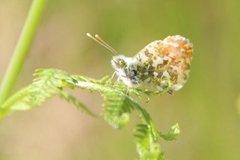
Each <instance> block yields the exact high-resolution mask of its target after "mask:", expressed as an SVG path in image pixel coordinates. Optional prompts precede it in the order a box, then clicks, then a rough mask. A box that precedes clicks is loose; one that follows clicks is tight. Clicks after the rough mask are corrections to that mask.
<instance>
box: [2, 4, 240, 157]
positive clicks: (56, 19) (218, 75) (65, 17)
mask: <svg viewBox="0 0 240 160" xmlns="http://www.w3.org/2000/svg"><path fill="white" fill-rule="evenodd" d="M30 4H31V1H30V0H1V1H0V77H1V78H0V79H2V77H3V75H4V73H5V70H6V68H7V65H8V62H9V60H10V57H11V54H12V52H13V50H14V46H15V44H16V42H17V39H18V36H19V34H20V31H21V28H22V26H23V23H24V20H25V18H26V15H27V12H28V9H29V6H30ZM86 32H90V33H98V34H100V35H101V36H102V37H103V38H104V39H105V40H106V41H107V42H109V44H110V45H111V46H113V47H114V48H115V49H116V50H117V51H119V53H124V54H125V55H128V56H133V55H135V54H136V53H137V52H138V51H139V50H140V49H141V48H143V47H144V46H145V45H146V44H147V43H149V42H151V41H153V40H155V39H163V38H165V37H166V36H168V35H176V34H180V35H183V36H185V37H187V38H189V39H190V40H191V41H192V42H193V44H194V59H193V63H192V68H191V75H190V79H189V81H188V83H187V84H186V85H185V87H184V88H183V89H182V90H181V91H179V92H177V93H175V94H174V95H173V96H172V95H163V96H156V97H152V98H151V100H150V102H149V103H147V104H146V103H143V105H144V106H146V107H147V110H148V111H149V112H150V113H151V114H152V116H153V119H154V121H155V122H156V124H157V127H158V128H159V129H160V130H163V131H166V130H167V129H168V128H169V127H170V126H172V125H173V124H175V123H179V125H180V127H181V135H180V136H179V137H178V140H177V141H174V142H165V141H161V145H162V149H163V150H164V152H165V154H166V157H167V158H168V159H171V160H226V159H227V160H239V159H240V85H239V83H240V54H239V53H240V1H238V0H222V1H219V0H201V1H200V0H199V1H197V0H195V1H192V0H181V1H178V0H167V1H166V0H165V1H164V0H147V1H146V0H102V1H97V0H95V1H94V0H81V1H77V0H49V2H48V6H47V8H46V10H45V13H44V16H43V19H42V23H41V26H40V28H39V30H38V33H37V35H36V37H35V40H34V43H33V45H32V48H31V51H30V53H29V56H28V58H27V59H26V63H25V65H24V68H23V70H22V72H21V76H20V77H19V81H18V83H17V86H16V88H15V90H17V89H20V88H21V87H23V86H25V85H27V84H29V83H30V82H31V80H32V73H33V71H34V70H35V69H36V68H40V67H41V68H42V67H46V68H49V67H51V68H59V69H62V70H65V71H68V72H70V73H73V74H81V75H85V76H90V77H93V78H97V79H100V78H101V77H103V76H104V75H111V74H112V73H113V69H112V68H111V64H110V60H111V57H112V55H111V54H109V52H108V51H107V50H106V49H104V48H103V47H101V46H99V45H98V44H97V43H95V42H94V41H92V40H90V39H89V38H87V37H86V36H85V33H86ZM74 93H75V95H77V96H78V97H79V98H80V99H81V100H82V101H83V102H84V103H85V104H87V105H88V106H90V107H91V108H92V109H93V110H94V111H96V112H100V111H101V103H102V99H101V97H100V96H99V95H98V94H92V93H89V92H86V91H81V90H78V91H74ZM137 122H138V119H137V118H136V117H134V118H133V119H132V121H131V122H130V124H129V125H128V126H127V127H126V128H124V129H122V130H114V129H112V128H111V127H110V126H108V125H107V124H106V123H105V122H104V121H103V120H102V118H101V117H99V118H92V117H90V116H88V115H85V114H84V113H82V112H80V111H79V110H77V109H76V108H75V107H74V106H72V105H70V104H67V103H66V102H64V101H62V100H60V99H58V98H53V99H51V100H49V101H48V102H46V103H44V105H42V106H41V107H39V108H36V109H33V110H31V111H26V112H18V113H14V114H12V115H10V116H9V117H7V118H6V119H4V120H3V121H1V122H0V160H33V159H34V160H42V159H44V160H73V159H82V160H96V159H97V160H133V159H136V151H135V146H134V140H133V136H132V128H133V126H134V125H135V124H136V123H137Z"/></svg>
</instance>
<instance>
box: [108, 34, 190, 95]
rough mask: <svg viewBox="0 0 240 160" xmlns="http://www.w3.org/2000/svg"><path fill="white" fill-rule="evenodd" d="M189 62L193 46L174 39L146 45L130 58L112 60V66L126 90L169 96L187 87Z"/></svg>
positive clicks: (117, 57)
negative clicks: (126, 87)
mask: <svg viewBox="0 0 240 160" xmlns="http://www.w3.org/2000/svg"><path fill="white" fill-rule="evenodd" d="M191 59H192V44H191V43H190V41H189V40H188V39H186V38H184V37H182V36H179V35H176V36H169V37H167V38H165V39H164V40H155V41H153V42H151V43H149V44H148V45H146V46H145V47H144V48H143V49H142V50H141V51H139V52H138V53H137V54H136V55H135V56H133V57H126V56H124V55H118V56H114V57H113V58H112V61H111V63H112V66H113V68H114V69H115V70H116V74H117V76H118V77H119V79H120V80H122V81H123V83H125V84H126V85H127V86H128V87H131V88H132V87H139V88H142V89H145V90H150V91H160V92H162V91H164V90H168V91H169V92H172V91H177V90H179V89H181V88H182V87H183V85H184V84H185V83H186V81H187V79H188V76H189V71H190V63H191Z"/></svg>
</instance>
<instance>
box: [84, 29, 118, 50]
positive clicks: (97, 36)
mask: <svg viewBox="0 0 240 160" xmlns="http://www.w3.org/2000/svg"><path fill="white" fill-rule="evenodd" d="M86 35H87V36H88V37H89V38H91V39H93V40H94V41H96V42H97V43H99V44H100V45H101V46H103V47H105V48H106V49H108V50H109V51H111V52H112V53H113V54H117V53H118V52H117V51H116V50H115V49H114V48H112V47H111V46H110V45H109V44H108V43H107V42H105V41H104V40H103V39H102V38H101V37H100V36H99V35H97V34H95V36H92V35H91V34H90V33H87V34H86Z"/></svg>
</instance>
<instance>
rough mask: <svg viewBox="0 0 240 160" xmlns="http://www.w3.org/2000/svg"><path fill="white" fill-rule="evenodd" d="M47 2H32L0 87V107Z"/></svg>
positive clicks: (11, 87) (21, 64)
mask: <svg viewBox="0 0 240 160" xmlns="http://www.w3.org/2000/svg"><path fill="white" fill-rule="evenodd" d="M46 1H47V0H33V2H32V4H31V8H30V10H29V13H28V17H27V19H26V22H25V24H24V26H23V29H22V32H21V35H20V37H19V40H18V43H17V45H16V47H15V50H14V53H13V55H12V58H11V61H10V63H9V66H8V68H7V71H6V73H5V76H4V78H3V80H2V84H1V87H0V105H1V104H3V103H4V101H5V100H6V99H7V98H8V97H9V95H10V94H11V92H12V90H13V88H14V86H15V83H16V81H17V78H18V76H19V73H20V71H21V69H22V66H23V64H24V60H25V59H26V56H27V53H28V51H29V48H30V46H31V44H32V41H33V37H34V35H35V33H36V30H37V28H38V25H39V22H40V19H41V17H42V15H43V10H44V8H45V6H46Z"/></svg>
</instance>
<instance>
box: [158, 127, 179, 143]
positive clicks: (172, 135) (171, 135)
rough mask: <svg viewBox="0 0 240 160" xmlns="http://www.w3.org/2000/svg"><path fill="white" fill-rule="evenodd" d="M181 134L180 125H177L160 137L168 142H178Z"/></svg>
mask: <svg viewBox="0 0 240 160" xmlns="http://www.w3.org/2000/svg"><path fill="white" fill-rule="evenodd" d="M179 134H180V127H179V125H178V124H175V125H174V126H172V127H171V128H170V130H169V131H168V132H167V133H165V134H164V133H160V136H161V137H162V138H163V139H164V140H166V141H172V140H176V139H177V136H178V135H179Z"/></svg>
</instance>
